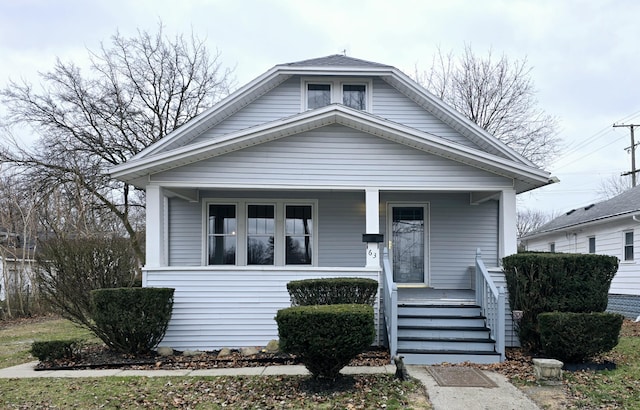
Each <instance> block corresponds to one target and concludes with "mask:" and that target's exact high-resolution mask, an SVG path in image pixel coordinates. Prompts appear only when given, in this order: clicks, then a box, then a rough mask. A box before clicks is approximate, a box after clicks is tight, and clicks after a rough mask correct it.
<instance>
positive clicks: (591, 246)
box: [589, 236, 596, 253]
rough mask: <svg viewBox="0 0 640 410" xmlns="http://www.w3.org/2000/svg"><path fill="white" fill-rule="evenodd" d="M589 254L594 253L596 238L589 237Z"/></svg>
mask: <svg viewBox="0 0 640 410" xmlns="http://www.w3.org/2000/svg"><path fill="white" fill-rule="evenodd" d="M589 253H596V237H595V236H591V237H589Z"/></svg>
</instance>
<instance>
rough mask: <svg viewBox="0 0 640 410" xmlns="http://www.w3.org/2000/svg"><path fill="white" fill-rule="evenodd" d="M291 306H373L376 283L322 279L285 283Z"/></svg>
mask: <svg viewBox="0 0 640 410" xmlns="http://www.w3.org/2000/svg"><path fill="white" fill-rule="evenodd" d="M287 290H288V291H289V296H290V297H291V306H312V305H341V304H363V305H370V306H373V304H374V303H375V299H376V295H377V293H378V282H377V281H376V280H373V279H367V278H323V279H304V280H294V281H291V282H289V283H287Z"/></svg>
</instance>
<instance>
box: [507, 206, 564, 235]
mask: <svg viewBox="0 0 640 410" xmlns="http://www.w3.org/2000/svg"><path fill="white" fill-rule="evenodd" d="M555 217H556V215H554V213H546V212H543V211H540V210H533V209H526V208H525V209H522V210H518V211H517V212H516V230H517V233H518V238H522V237H523V236H524V235H526V234H528V233H529V232H533V231H535V230H536V229H538V228H540V227H541V226H543V225H545V224H546V223H547V222H550V221H551V220H552V219H554V218H555Z"/></svg>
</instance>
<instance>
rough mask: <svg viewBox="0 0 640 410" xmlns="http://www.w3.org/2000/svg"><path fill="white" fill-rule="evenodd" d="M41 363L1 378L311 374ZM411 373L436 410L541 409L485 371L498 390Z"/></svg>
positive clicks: (419, 370)
mask: <svg viewBox="0 0 640 410" xmlns="http://www.w3.org/2000/svg"><path fill="white" fill-rule="evenodd" d="M37 363H38V362H31V363H25V364H21V365H18V366H13V367H8V368H5V369H0V378H4V379H7V378H9V379H17V378H44V377H52V378H63V377H88V378H95V377H106V376H121V377H124V376H140V377H166V376H177V377H181V376H182V377H184V376H275V375H307V374H309V372H308V371H307V369H306V368H305V367H304V366H263V367H240V368H223V369H199V370H120V369H108V370H44V371H35V370H34V368H35V365H36V364H37ZM395 370H396V367H395V366H394V365H391V364H389V365H386V366H377V367H366V366H362V367H345V368H344V369H342V371H341V372H342V373H343V374H374V373H395ZM407 371H408V373H409V375H410V376H411V377H414V378H416V379H418V380H420V382H422V383H423V384H424V386H425V387H426V390H427V393H428V395H429V401H430V402H431V404H432V405H433V408H434V409H435V410H512V409H513V410H515V409H518V410H539V407H538V406H537V405H536V404H535V403H534V402H533V401H532V400H531V399H530V398H529V397H527V396H526V395H525V394H524V393H523V392H522V391H521V390H519V389H518V388H517V387H515V386H513V385H512V384H511V383H509V382H508V381H507V379H506V378H505V377H504V376H502V375H500V374H498V373H493V372H486V371H485V372H484V374H486V375H487V376H488V377H489V378H491V379H492V380H493V381H494V382H495V383H496V384H497V385H498V387H493V388H482V387H442V386H439V385H438V384H437V383H436V381H435V380H434V379H433V377H432V376H431V375H430V374H429V373H428V372H427V369H426V367H425V366H416V365H410V366H407Z"/></svg>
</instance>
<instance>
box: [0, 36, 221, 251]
mask: <svg viewBox="0 0 640 410" xmlns="http://www.w3.org/2000/svg"><path fill="white" fill-rule="evenodd" d="M89 57H90V66H89V68H88V74H87V73H84V72H81V69H80V68H79V67H78V66H77V65H76V64H74V63H72V62H70V63H64V62H62V61H60V60H58V61H57V62H56V64H55V66H54V68H53V70H52V71H49V72H46V73H41V80H42V86H41V89H38V90H36V89H34V87H33V86H32V85H31V84H29V83H26V82H22V83H18V82H15V81H11V82H10V83H9V85H8V86H7V87H6V88H4V89H3V90H1V91H0V97H1V98H2V101H3V102H4V103H5V104H6V107H7V111H8V114H7V116H6V118H5V120H6V121H7V123H9V124H11V125H28V126H30V127H31V128H32V129H33V130H34V132H35V133H36V134H37V135H38V137H39V139H38V141H37V143H36V145H35V146H34V147H32V148H25V147H22V146H20V144H18V143H17V141H16V138H12V137H11V135H10V134H7V135H6V137H5V138H4V140H5V141H8V142H6V143H4V144H2V147H0V161H2V162H9V163H13V164H15V165H17V166H20V167H22V168H23V170H24V173H25V175H28V177H29V178H30V179H31V180H33V181H37V182H38V183H39V184H40V186H41V187H42V188H43V190H44V191H43V194H51V195H53V194H54V192H55V195H57V196H58V197H57V199H59V200H62V199H64V200H65V201H66V202H67V203H68V204H74V206H75V208H74V209H75V211H77V212H79V215H82V216H85V217H87V216H91V217H92V218H97V220H98V222H99V223H97V224H96V225H92V224H85V225H86V228H87V229H88V230H92V229H100V226H104V225H105V223H106V225H113V222H114V220H115V221H117V223H118V230H120V231H122V232H125V233H126V235H128V236H129V237H130V239H131V245H132V247H133V249H134V250H135V252H136V254H137V256H138V258H139V259H140V260H141V261H142V260H143V257H144V256H143V255H144V254H143V247H142V244H141V241H140V238H139V236H138V234H139V230H140V228H139V227H138V226H136V223H137V222H138V221H139V220H140V215H141V213H142V212H144V196H143V195H142V194H141V193H140V192H137V191H136V190H134V189H133V187H131V186H129V185H127V184H124V183H122V182H118V181H114V180H111V179H110V178H109V177H108V176H107V175H106V171H107V169H108V168H110V167H112V166H114V165H117V164H120V163H122V162H124V161H126V160H127V159H129V158H131V157H132V156H133V155H135V154H137V153H138V152H140V151H141V150H142V149H143V148H145V147H147V146H148V145H150V144H151V143H153V142H155V141H158V140H159V139H161V138H163V137H164V136H165V135H167V134H168V133H170V132H171V131H172V130H175V129H176V128H178V127H180V126H181V125H183V124H184V123H186V122H187V121H189V120H190V119H191V118H193V117H195V116H196V115H198V114H199V113H200V112H202V111H203V110H204V109H206V108H208V107H210V106H211V105H213V104H214V103H215V102H217V101H218V100H219V99H220V98H221V97H223V96H224V95H226V94H228V91H229V87H230V82H231V81H232V80H231V71H230V70H228V69H226V70H225V69H223V68H222V65H221V62H220V54H219V53H218V52H216V53H215V54H213V55H211V54H210V53H209V52H208V50H207V48H206V47H205V44H204V42H203V41H202V40H200V39H198V38H195V37H194V36H193V35H192V36H191V37H190V38H185V37H184V36H182V35H179V36H176V37H175V38H173V39H169V38H167V37H166V36H165V35H163V27H162V24H160V25H159V27H158V31H157V33H156V34H150V33H148V32H146V31H138V33H137V36H135V37H131V38H125V37H123V36H121V35H120V34H119V33H116V34H115V35H114V36H113V37H112V38H111V43H110V44H109V45H108V46H106V45H104V44H103V45H102V46H101V48H100V50H98V51H97V52H89ZM50 211H51V212H55V209H50ZM65 217H66V218H72V217H73V214H72V213H71V214H69V213H67V214H66V215H65ZM58 222H61V221H60V220H58ZM67 222H69V221H67ZM76 222H82V221H76ZM93 222H96V220H93V221H92V223H93ZM63 225H64V224H63ZM76 225H77V224H76Z"/></svg>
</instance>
